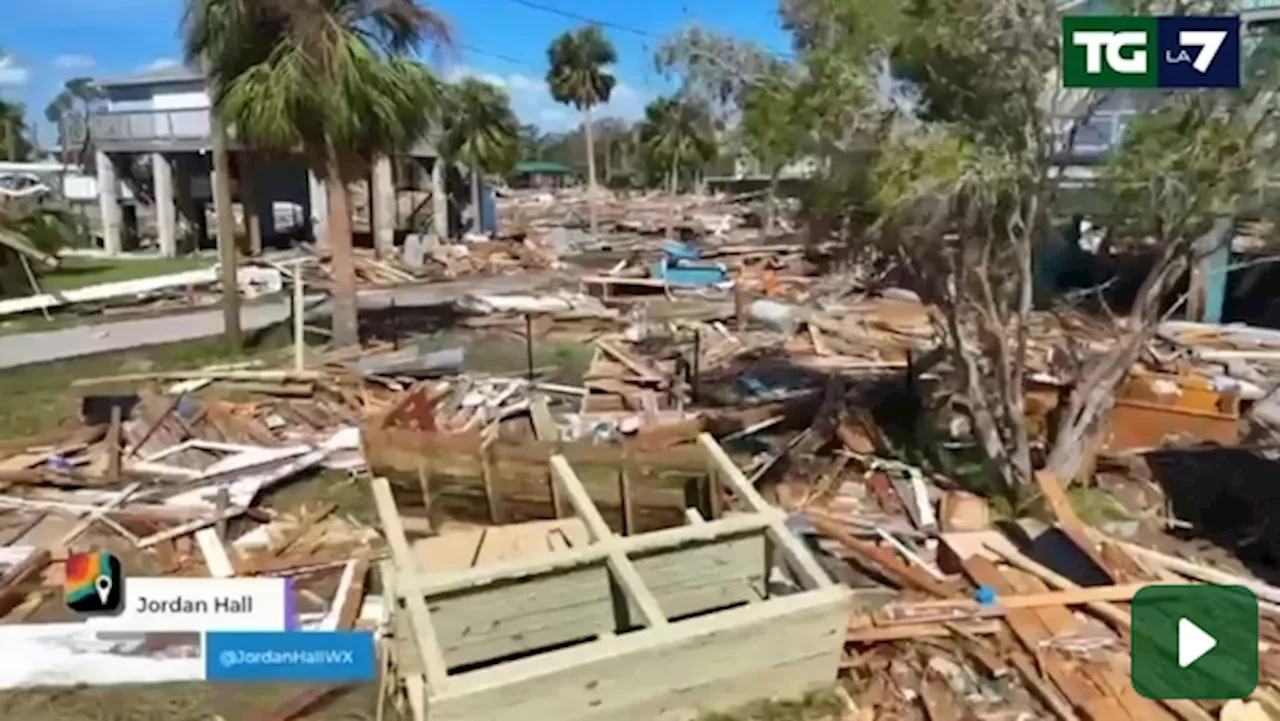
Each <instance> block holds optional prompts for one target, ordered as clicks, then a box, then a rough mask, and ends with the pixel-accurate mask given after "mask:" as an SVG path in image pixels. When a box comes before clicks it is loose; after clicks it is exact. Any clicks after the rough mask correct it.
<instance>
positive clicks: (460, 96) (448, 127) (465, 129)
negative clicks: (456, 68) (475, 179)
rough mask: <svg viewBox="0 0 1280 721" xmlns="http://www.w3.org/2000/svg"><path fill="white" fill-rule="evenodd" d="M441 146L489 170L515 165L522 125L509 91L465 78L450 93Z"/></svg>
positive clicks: (470, 164) (498, 170)
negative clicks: (509, 96)
mask: <svg viewBox="0 0 1280 721" xmlns="http://www.w3.org/2000/svg"><path fill="white" fill-rule="evenodd" d="M448 97H449V99H448V103H447V111H446V112H445V114H444V137H443V142H442V143H441V146H442V150H443V151H444V152H445V153H446V154H447V155H448V156H449V157H451V158H453V159H454V160H457V161H459V162H461V163H464V164H466V165H468V166H471V167H476V168H480V169H482V170H484V171H485V172H488V173H503V172H506V171H508V170H510V169H511V168H512V167H514V166H515V162H516V159H517V158H516V156H517V155H518V153H519V150H520V142H519V141H520V125H519V122H518V121H517V120H516V115H515V113H514V112H513V111H512V110H511V101H510V99H509V98H508V96H507V93H506V91H504V90H503V89H502V88H499V87H497V86H495V85H491V84H489V83H486V82H484V81H483V80H477V79H475V78H465V79H463V80H461V81H460V82H458V83H457V84H456V85H454V86H453V87H452V88H451V89H450V92H449V94H448Z"/></svg>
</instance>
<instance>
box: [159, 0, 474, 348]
mask: <svg viewBox="0 0 1280 721" xmlns="http://www.w3.org/2000/svg"><path fill="white" fill-rule="evenodd" d="M184 22H185V34H186V52H187V57H188V60H189V61H198V62H199V63H201V64H202V66H203V67H204V69H205V73H206V75H207V76H208V77H209V81H210V84H211V85H212V90H213V96H214V106H215V110H216V111H217V114H218V115H219V116H220V118H219V119H220V120H221V121H225V122H226V123H227V124H228V125H230V126H231V127H233V128H234V130H235V132H236V136H237V138H238V139H239V140H240V141H241V142H242V143H249V144H252V145H254V146H257V147H261V148H267V149H275V150H280V151H287V152H296V151H298V150H299V149H301V150H302V151H303V152H305V153H306V155H307V157H308V159H309V160H310V162H311V165H312V168H313V169H314V170H315V171H316V172H317V174H318V175H320V176H321V177H322V178H325V179H326V180H328V181H329V182H328V183H326V189H327V191H326V192H327V193H328V196H329V197H328V212H329V221H328V223H327V224H326V226H325V228H326V233H327V235H328V241H329V249H330V251H331V252H332V254H333V269H334V277H335V278H334V280H335V283H334V285H335V302H334V316H333V327H334V341H335V342H336V343H338V344H339V345H349V344H353V343H356V342H357V341H358V325H357V318H356V300H355V293H356V287H355V267H354V264H353V260H352V249H351V246H352V238H351V215H350V205H349V198H348V196H347V190H346V184H347V182H349V181H352V180H356V179H358V178H361V177H362V176H363V174H364V172H365V170H366V168H367V167H368V165H369V162H370V161H371V160H372V159H373V158H374V157H377V156H381V155H385V154H389V153H393V152H395V151H397V150H400V149H403V148H406V147H407V146H409V145H410V144H411V143H413V142H415V141H416V140H418V139H419V138H421V137H422V136H423V135H425V134H426V131H427V130H428V129H429V128H430V125H431V116H432V115H433V114H434V111H437V110H439V108H440V106H441V104H442V100H443V97H442V96H443V94H442V89H441V85H440V84H439V83H438V82H437V81H436V79H435V77H434V76H433V75H432V74H431V72H430V71H429V70H428V69H427V68H426V67H425V66H423V65H422V64H420V63H418V62H417V61H416V60H415V59H413V58H412V57H411V55H412V53H413V52H414V50H415V49H416V48H417V47H418V46H419V45H420V44H422V43H423V42H425V41H428V40H429V41H434V42H436V43H438V44H440V45H448V44H449V43H450V33H449V29H448V24H447V23H446V21H445V20H444V18H443V17H441V16H440V15H438V14H437V13H435V12H433V11H431V10H428V9H427V8H424V7H422V6H420V5H418V4H417V3H416V2H414V0H188V5H187V12H186V17H185V20H184Z"/></svg>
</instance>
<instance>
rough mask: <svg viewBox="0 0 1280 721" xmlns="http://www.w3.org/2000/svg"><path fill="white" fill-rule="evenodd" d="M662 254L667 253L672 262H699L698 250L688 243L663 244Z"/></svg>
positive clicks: (669, 242)
mask: <svg viewBox="0 0 1280 721" xmlns="http://www.w3.org/2000/svg"><path fill="white" fill-rule="evenodd" d="M662 252H663V253H666V255H667V257H668V258H671V259H672V260H697V259H698V258H699V255H698V249H697V248H695V247H693V246H691V245H688V244H686V243H677V242H676V241H673V240H671V241H667V242H666V243H663V244H662Z"/></svg>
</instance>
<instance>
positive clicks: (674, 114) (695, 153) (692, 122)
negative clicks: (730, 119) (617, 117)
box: [640, 98, 716, 236]
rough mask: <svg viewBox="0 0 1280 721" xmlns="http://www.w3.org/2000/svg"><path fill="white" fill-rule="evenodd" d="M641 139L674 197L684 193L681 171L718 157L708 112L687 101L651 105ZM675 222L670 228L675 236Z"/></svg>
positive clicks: (666, 100)
mask: <svg viewBox="0 0 1280 721" xmlns="http://www.w3.org/2000/svg"><path fill="white" fill-rule="evenodd" d="M644 114H645V117H644V120H643V121H641V126H640V137H641V143H642V144H643V147H644V150H645V153H646V154H647V155H648V156H649V162H650V164H651V166H652V167H654V168H661V169H663V170H664V171H665V173H666V175H667V183H668V188H669V190H670V192H671V194H672V195H675V194H677V193H678V192H679V190H680V169H681V168H682V167H690V168H694V169H696V168H700V167H702V166H704V165H706V164H707V163H709V162H711V160H712V159H713V158H715V156H716V142H715V128H714V127H713V126H712V123H711V117H710V114H709V113H708V112H706V109H705V108H704V107H702V106H700V105H699V104H697V103H695V102H693V101H691V100H688V99H685V98H658V99H657V100H655V101H653V102H652V103H649V105H648V107H646V108H645V110H644ZM674 226H675V218H674V216H672V217H671V218H670V222H669V223H668V225H667V235H669V236H671V235H673V230H674Z"/></svg>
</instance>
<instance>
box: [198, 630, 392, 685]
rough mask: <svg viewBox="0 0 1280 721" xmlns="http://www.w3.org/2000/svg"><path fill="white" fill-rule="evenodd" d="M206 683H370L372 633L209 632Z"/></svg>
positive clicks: (207, 638) (207, 635) (372, 664)
mask: <svg viewBox="0 0 1280 721" xmlns="http://www.w3.org/2000/svg"><path fill="white" fill-rule="evenodd" d="M204 653H205V679H206V680H208V681H303V682H340V681H368V680H371V679H372V678H373V677H374V673H375V660H374V658H375V657H374V645H373V634H372V633H371V632H369V631H281V632H218V631H214V632H210V633H208V634H205V644H204Z"/></svg>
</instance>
